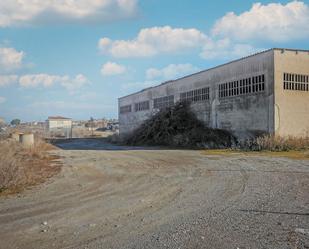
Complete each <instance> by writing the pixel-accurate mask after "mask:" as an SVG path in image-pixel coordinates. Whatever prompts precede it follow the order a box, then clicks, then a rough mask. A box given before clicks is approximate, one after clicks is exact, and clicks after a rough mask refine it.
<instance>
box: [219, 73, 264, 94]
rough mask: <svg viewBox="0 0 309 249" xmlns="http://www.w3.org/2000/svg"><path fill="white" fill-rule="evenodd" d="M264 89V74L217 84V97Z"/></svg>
mask: <svg viewBox="0 0 309 249" xmlns="http://www.w3.org/2000/svg"><path fill="white" fill-rule="evenodd" d="M264 90H265V75H264V74H262V75H258V76H254V77H250V78H246V79H240V80H235V81H231V82H227V83H222V84H219V98H226V97H231V96H239V95H244V94H250V93H257V92H263V91H264Z"/></svg>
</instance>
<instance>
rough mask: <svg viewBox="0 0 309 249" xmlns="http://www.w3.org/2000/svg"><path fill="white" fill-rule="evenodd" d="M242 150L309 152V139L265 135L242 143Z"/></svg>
mask: <svg viewBox="0 0 309 249" xmlns="http://www.w3.org/2000/svg"><path fill="white" fill-rule="evenodd" d="M240 148H241V149H244V150H250V151H277V152H278V151H290V150H308V149H309V137H303V138H302V137H291V136H289V137H281V136H275V135H264V136H260V137H257V138H255V139H251V140H246V141H245V142H243V143H240Z"/></svg>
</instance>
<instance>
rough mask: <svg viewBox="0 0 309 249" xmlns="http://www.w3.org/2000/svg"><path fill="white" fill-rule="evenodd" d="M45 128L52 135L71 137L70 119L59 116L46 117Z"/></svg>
mask: <svg viewBox="0 0 309 249" xmlns="http://www.w3.org/2000/svg"><path fill="white" fill-rule="evenodd" d="M46 122H47V129H48V131H49V133H50V135H51V136H52V137H67V138H68V137H72V119H71V118H65V117H61V116H54V117H48V119H47V121H46Z"/></svg>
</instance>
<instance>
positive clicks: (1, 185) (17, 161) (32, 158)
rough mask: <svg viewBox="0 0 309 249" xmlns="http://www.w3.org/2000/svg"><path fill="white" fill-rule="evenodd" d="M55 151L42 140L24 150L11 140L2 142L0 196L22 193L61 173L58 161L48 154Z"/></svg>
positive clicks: (0, 147)
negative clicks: (49, 151) (51, 150)
mask: <svg viewBox="0 0 309 249" xmlns="http://www.w3.org/2000/svg"><path fill="white" fill-rule="evenodd" d="M50 149H54V148H53V147H52V146H51V145H50V144H47V143H45V142H43V141H42V140H38V139H37V140H36V145H35V146H34V147H33V148H31V149H30V148H29V149H26V148H23V147H22V145H21V144H19V143H18V142H15V141H12V140H10V139H6V140H2V141H0V194H10V193H16V192H20V191H22V190H23V189H25V188H27V187H29V186H33V185H36V184H39V183H42V182H44V181H46V180H47V179H48V178H50V177H52V176H53V175H55V174H56V173H58V172H59V171H60V164H59V163H55V162H53V160H55V159H57V158H56V157H55V156H51V155H49V154H48V153H47V151H48V150H50Z"/></svg>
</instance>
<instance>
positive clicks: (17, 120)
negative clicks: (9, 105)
mask: <svg viewBox="0 0 309 249" xmlns="http://www.w3.org/2000/svg"><path fill="white" fill-rule="evenodd" d="M19 124H20V119H18V118H15V119H13V120H12V121H11V125H14V126H16V125H19Z"/></svg>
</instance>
